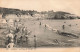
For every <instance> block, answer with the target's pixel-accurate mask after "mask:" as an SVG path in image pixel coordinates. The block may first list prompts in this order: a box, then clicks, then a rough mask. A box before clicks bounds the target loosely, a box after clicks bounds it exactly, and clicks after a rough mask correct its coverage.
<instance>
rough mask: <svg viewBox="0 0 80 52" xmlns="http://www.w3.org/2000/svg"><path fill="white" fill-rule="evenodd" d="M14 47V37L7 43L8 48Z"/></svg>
mask: <svg viewBox="0 0 80 52" xmlns="http://www.w3.org/2000/svg"><path fill="white" fill-rule="evenodd" d="M13 47H14V41H13V39H12V40H11V41H10V42H9V44H8V45H7V48H13Z"/></svg>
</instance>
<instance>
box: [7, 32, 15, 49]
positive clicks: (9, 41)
mask: <svg viewBox="0 0 80 52" xmlns="http://www.w3.org/2000/svg"><path fill="white" fill-rule="evenodd" d="M6 37H7V42H6V43H7V46H6V47H7V48H11V47H13V45H11V44H12V43H13V44H14V42H13V41H14V40H13V38H14V36H13V34H12V32H10V33H9V34H7V35H6Z"/></svg>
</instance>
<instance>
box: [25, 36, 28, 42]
mask: <svg viewBox="0 0 80 52" xmlns="http://www.w3.org/2000/svg"><path fill="white" fill-rule="evenodd" d="M28 37H29V36H28V35H25V38H26V42H27V44H28Z"/></svg>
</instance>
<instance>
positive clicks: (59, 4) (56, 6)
mask: <svg viewBox="0 0 80 52" xmlns="http://www.w3.org/2000/svg"><path fill="white" fill-rule="evenodd" d="M79 5H80V0H0V7H6V8H16V9H22V10H37V11H49V10H53V11H65V12H70V13H72V14H76V15H79V16H80V11H79V10H80V6H79Z"/></svg>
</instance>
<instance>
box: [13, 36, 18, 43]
mask: <svg viewBox="0 0 80 52" xmlns="http://www.w3.org/2000/svg"><path fill="white" fill-rule="evenodd" d="M14 43H15V44H17V35H15V36H14Z"/></svg>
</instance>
